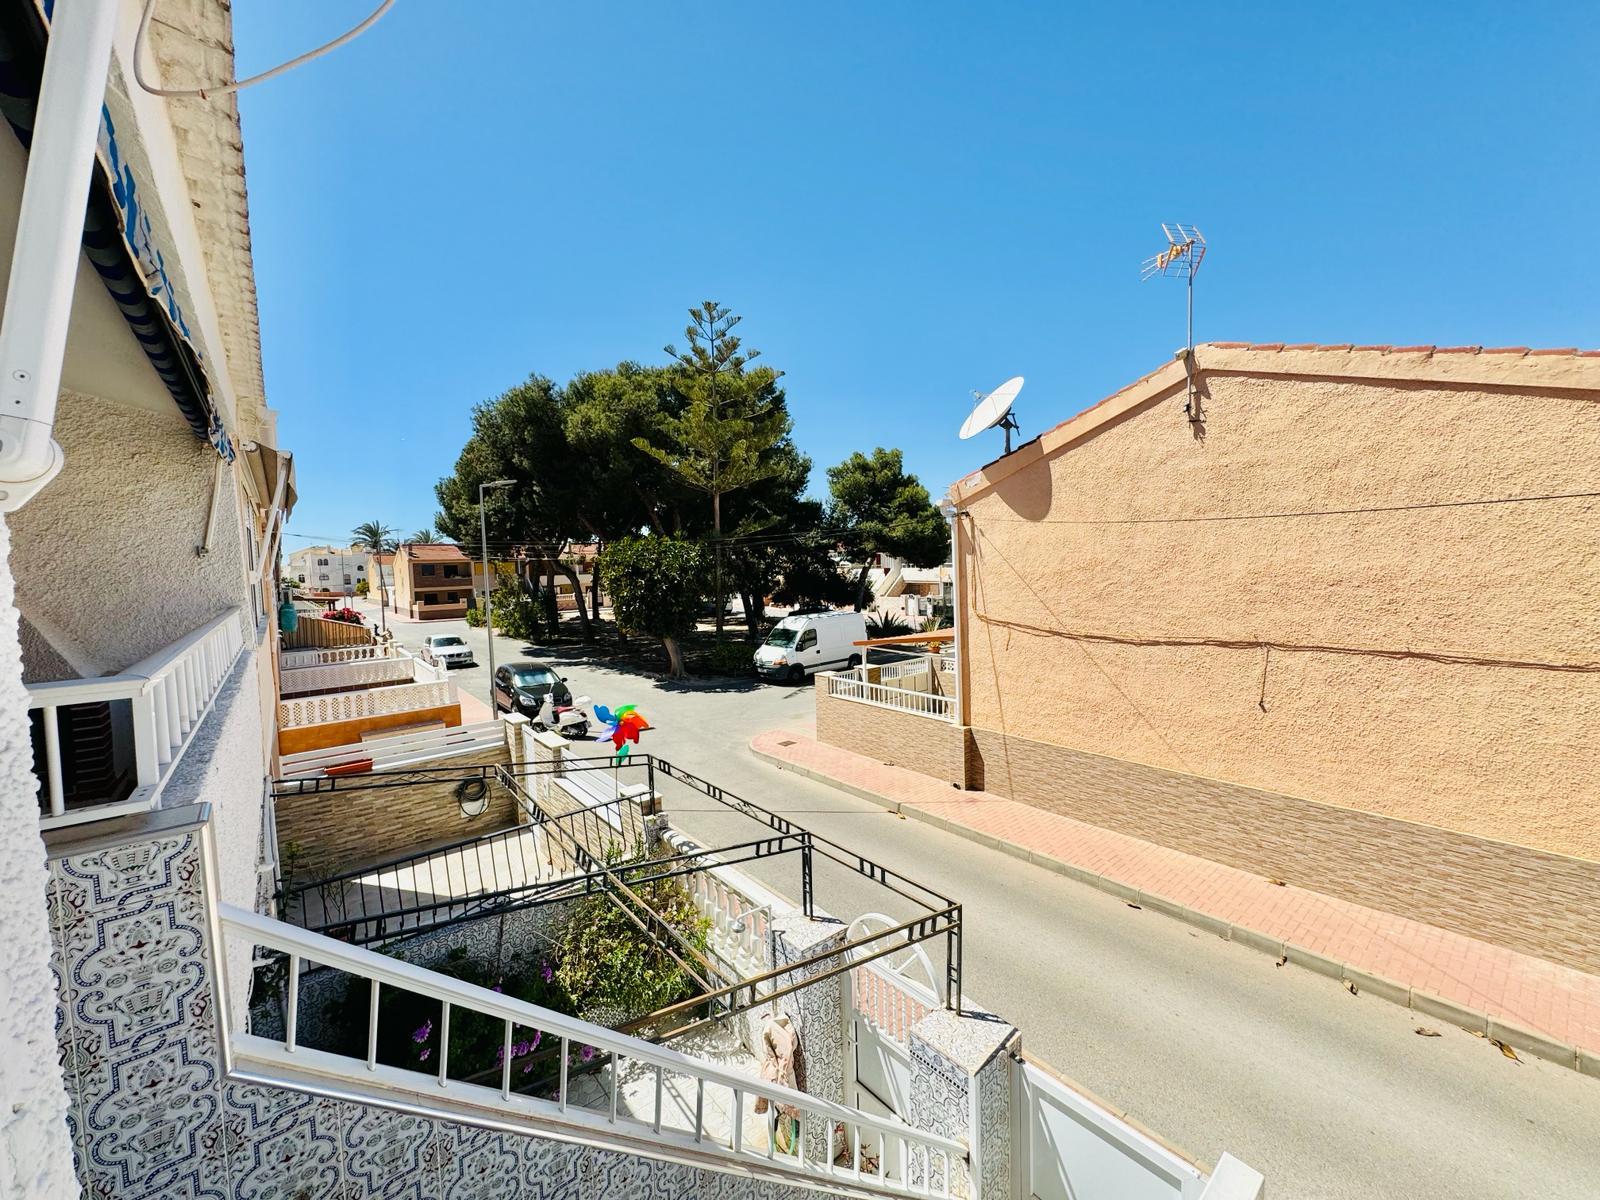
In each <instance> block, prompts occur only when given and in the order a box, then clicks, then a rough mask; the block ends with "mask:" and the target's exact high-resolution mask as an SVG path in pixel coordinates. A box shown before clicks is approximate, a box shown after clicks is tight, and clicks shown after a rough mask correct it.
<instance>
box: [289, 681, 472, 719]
mask: <svg viewBox="0 0 1600 1200" xmlns="http://www.w3.org/2000/svg"><path fill="white" fill-rule="evenodd" d="M456 702H457V701H456V686H455V684H453V683H450V682H449V681H448V680H431V681H429V682H426V683H401V684H396V685H395V686H393V687H380V688H372V689H371V690H370V691H360V692H334V693H333V694H332V695H328V696H305V697H302V698H300V699H298V700H297V699H293V698H284V699H282V700H279V701H278V728H279V729H280V730H281V729H298V728H300V727H301V726H304V725H326V724H328V723H330V722H333V721H359V720H361V719H363V718H364V717H386V716H391V715H393V714H395V713H403V712H413V711H417V710H420V709H426V708H444V707H446V706H448V705H451V704H455V703H456Z"/></svg>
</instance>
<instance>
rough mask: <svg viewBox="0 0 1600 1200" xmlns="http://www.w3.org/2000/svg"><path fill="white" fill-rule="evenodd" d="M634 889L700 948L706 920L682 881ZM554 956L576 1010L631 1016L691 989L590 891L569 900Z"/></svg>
mask: <svg viewBox="0 0 1600 1200" xmlns="http://www.w3.org/2000/svg"><path fill="white" fill-rule="evenodd" d="M634 890H635V891H636V892H638V894H639V896H640V897H641V898H642V899H643V900H644V901H645V902H646V903H647V904H649V905H650V907H651V908H653V909H655V911H656V912H658V913H660V914H661V916H662V917H663V918H664V919H665V920H666V921H667V922H668V924H670V925H671V926H672V927H673V928H674V929H676V930H677V931H678V932H679V933H681V934H682V935H683V936H684V938H685V939H686V940H687V941H688V942H689V944H690V945H692V946H693V947H695V949H697V950H700V951H702V952H703V951H704V950H705V948H706V933H707V931H708V930H709V929H710V928H711V922H709V921H707V920H706V919H705V918H703V917H701V916H700V914H699V912H698V911H697V910H696V909H695V906H694V901H693V900H692V899H690V897H689V892H688V889H686V888H685V887H684V886H683V885H682V884H681V883H679V882H678V881H677V880H676V879H661V880H656V881H655V882H652V883H645V884H640V885H639V886H637V887H636V888H635V889H634ZM679 954H680V956H681V954H682V951H681V949H680V950H679ZM556 956H557V965H556V980H557V982H559V983H560V984H561V986H562V987H563V988H565V989H566V992H567V994H568V995H569V996H571V997H573V999H574V1000H575V1001H576V1002H577V1004H578V1007H579V1015H580V1016H581V1015H584V1014H590V1015H592V1016H593V1017H595V1018H598V1019H601V1020H617V1021H628V1020H633V1019H635V1018H638V1017H642V1016H644V1015H645V1014H647V1013H651V1012H654V1011H655V1010H656V1009H658V1008H665V1007H666V1006H667V1005H669V1004H673V1003H676V1002H677V1001H679V1000H682V999H684V998H686V997H687V996H689V995H691V994H692V992H693V990H694V981H693V980H692V979H690V978H689V975H688V973H687V972H685V971H684V969H683V968H682V967H680V966H679V965H678V964H677V963H675V962H673V961H672V959H671V958H670V957H669V956H668V955H667V953H666V951H665V950H664V949H662V947H661V946H659V945H657V944H656V943H654V942H652V941H650V940H649V939H648V938H646V937H645V935H644V934H642V933H641V932H640V931H639V930H638V928H637V927H636V926H635V925H634V924H633V922H632V921H630V920H628V917H627V915H626V914H625V913H624V912H623V911H622V909H621V907H619V905H618V904H617V902H616V901H614V900H612V899H610V898H609V897H608V896H605V895H594V896H589V897H587V898H585V899H583V900H580V901H579V902H578V903H577V904H575V905H574V906H573V908H572V914H571V916H570V917H569V918H568V920H567V923H566V925H565V926H564V927H563V929H562V931H561V935H560V939H559V941H558V943H557V948H556Z"/></svg>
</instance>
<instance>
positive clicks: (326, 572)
mask: <svg viewBox="0 0 1600 1200" xmlns="http://www.w3.org/2000/svg"><path fill="white" fill-rule="evenodd" d="M368 560H369V555H368V554H367V552H366V551H365V550H358V549H356V548H355V547H353V546H306V547H304V548H302V549H299V550H291V551H290V552H289V553H288V554H286V555H284V576H285V577H286V578H287V579H292V580H294V581H295V582H297V583H303V584H305V585H306V586H307V587H309V588H315V589H317V590H319V591H332V592H342V591H343V590H344V589H345V588H347V587H354V586H355V585H356V584H358V583H360V582H362V581H363V580H365V579H366V577H367V563H368Z"/></svg>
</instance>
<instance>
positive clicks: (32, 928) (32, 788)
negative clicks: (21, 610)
mask: <svg viewBox="0 0 1600 1200" xmlns="http://www.w3.org/2000/svg"><path fill="white" fill-rule="evenodd" d="M10 543H11V535H10V531H9V530H8V529H7V527H6V525H5V522H4V521H3V520H0V928H3V929H4V930H5V936H4V937H3V938H0V1011H4V1012H5V1013H6V1022H5V1031H4V1034H3V1035H0V1059H3V1061H4V1063H5V1069H4V1070H0V1196H18V1197H27V1198H28V1200H34V1198H37V1200H67V1197H69V1196H76V1195H78V1184H77V1180H76V1179H74V1177H73V1173H72V1143H71V1139H70V1138H69V1137H68V1134H67V1121H66V1116H67V1094H66V1091H65V1090H64V1088H63V1081H62V1074H61V1067H60V1065H59V1062H58V1059H57V1056H56V1044H55V1006H56V981H55V978H54V976H53V975H52V973H51V970H50V953H51V942H50V932H49V929H48V926H47V924H46V920H45V905H44V896H45V885H46V881H47V879H48V875H47V872H46V868H45V851H44V843H43V842H42V841H41V840H40V838H39V809H38V806H37V804H36V803H35V800H34V797H35V795H36V794H37V792H38V781H37V780H36V779H35V778H34V775H33V748H32V744H31V742H30V740H29V734H28V717H27V698H26V696H25V694H24V693H23V690H22V647H21V644H20V642H19V641H18V639H17V610H16V608H15V607H14V606H13V605H12V582H11V565H10V550H11V544H10Z"/></svg>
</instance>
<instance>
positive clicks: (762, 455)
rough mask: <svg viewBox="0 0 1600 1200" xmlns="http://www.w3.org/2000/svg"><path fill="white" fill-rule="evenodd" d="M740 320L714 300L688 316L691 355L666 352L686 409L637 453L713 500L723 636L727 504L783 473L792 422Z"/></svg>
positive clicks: (646, 438)
mask: <svg viewBox="0 0 1600 1200" xmlns="http://www.w3.org/2000/svg"><path fill="white" fill-rule="evenodd" d="M739 321H740V318H739V317H738V316H737V315H736V314H734V313H733V311H732V310H730V309H728V308H725V307H723V306H722V305H720V304H718V303H717V302H716V301H714V300H707V301H705V302H704V303H703V304H702V305H700V307H698V308H692V309H690V310H689V325H688V327H687V328H686V329H685V330H684V336H685V337H686V338H687V339H688V349H687V350H685V351H683V352H681V353H680V352H679V351H678V350H677V349H676V348H675V347H673V346H668V347H667V348H666V352H667V353H668V354H669V355H671V356H672V358H673V359H675V360H676V362H677V366H678V369H677V372H676V374H675V383H676V386H677V387H678V389H679V391H680V392H681V393H682V395H683V396H684V398H685V400H686V401H687V403H686V404H685V405H684V406H683V408H682V410H681V411H680V412H677V413H672V414H663V416H662V417H661V418H660V419H659V420H658V422H657V427H656V430H655V432H654V433H653V434H644V435H641V436H639V437H636V438H634V445H635V446H637V447H638V448H639V449H641V450H643V451H644V452H645V453H646V454H648V455H649V456H650V457H651V458H653V459H655V460H656V461H657V462H659V463H661V464H662V465H663V466H665V467H667V468H668V469H670V470H671V471H673V472H674V473H675V474H677V475H678V477H679V478H680V479H682V480H683V482H684V483H685V484H687V485H688V486H689V487H691V488H693V489H694V490H695V491H698V492H704V493H705V494H706V495H708V496H709V497H710V498H711V530H712V537H713V539H714V541H715V542H716V543H717V548H716V554H717V559H716V567H715V573H716V587H715V591H716V595H717V632H718V633H719V634H720V633H721V632H722V624H723V601H722V596H723V594H724V593H723V588H722V548H721V545H720V543H721V539H722V498H723V497H724V496H725V495H727V494H728V493H729V492H735V491H738V490H739V489H740V488H746V487H749V486H751V485H752V484H755V483H759V482H760V481H762V480H764V479H768V478H771V477H772V476H773V475H775V474H777V473H779V472H781V471H782V469H783V466H782V464H781V462H779V461H778V460H779V458H780V457H781V451H780V449H779V448H780V446H781V445H782V443H784V442H785V441H787V439H788V437H789V430H790V421H789V413H788V409H787V407H786V404H785V399H784V394H783V391H782V390H781V389H780V388H779V387H778V379H779V378H780V373H779V372H777V371H774V370H772V369H771V368H769V367H756V368H754V369H749V367H750V364H751V363H752V362H754V361H755V359H756V358H758V357H759V356H760V353H761V352H760V351H759V350H750V351H746V350H744V349H743V346H742V344H741V342H740V339H739V337H738V336H737V335H736V334H734V332H733V329H734V327H735V326H737V325H738V324H739Z"/></svg>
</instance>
